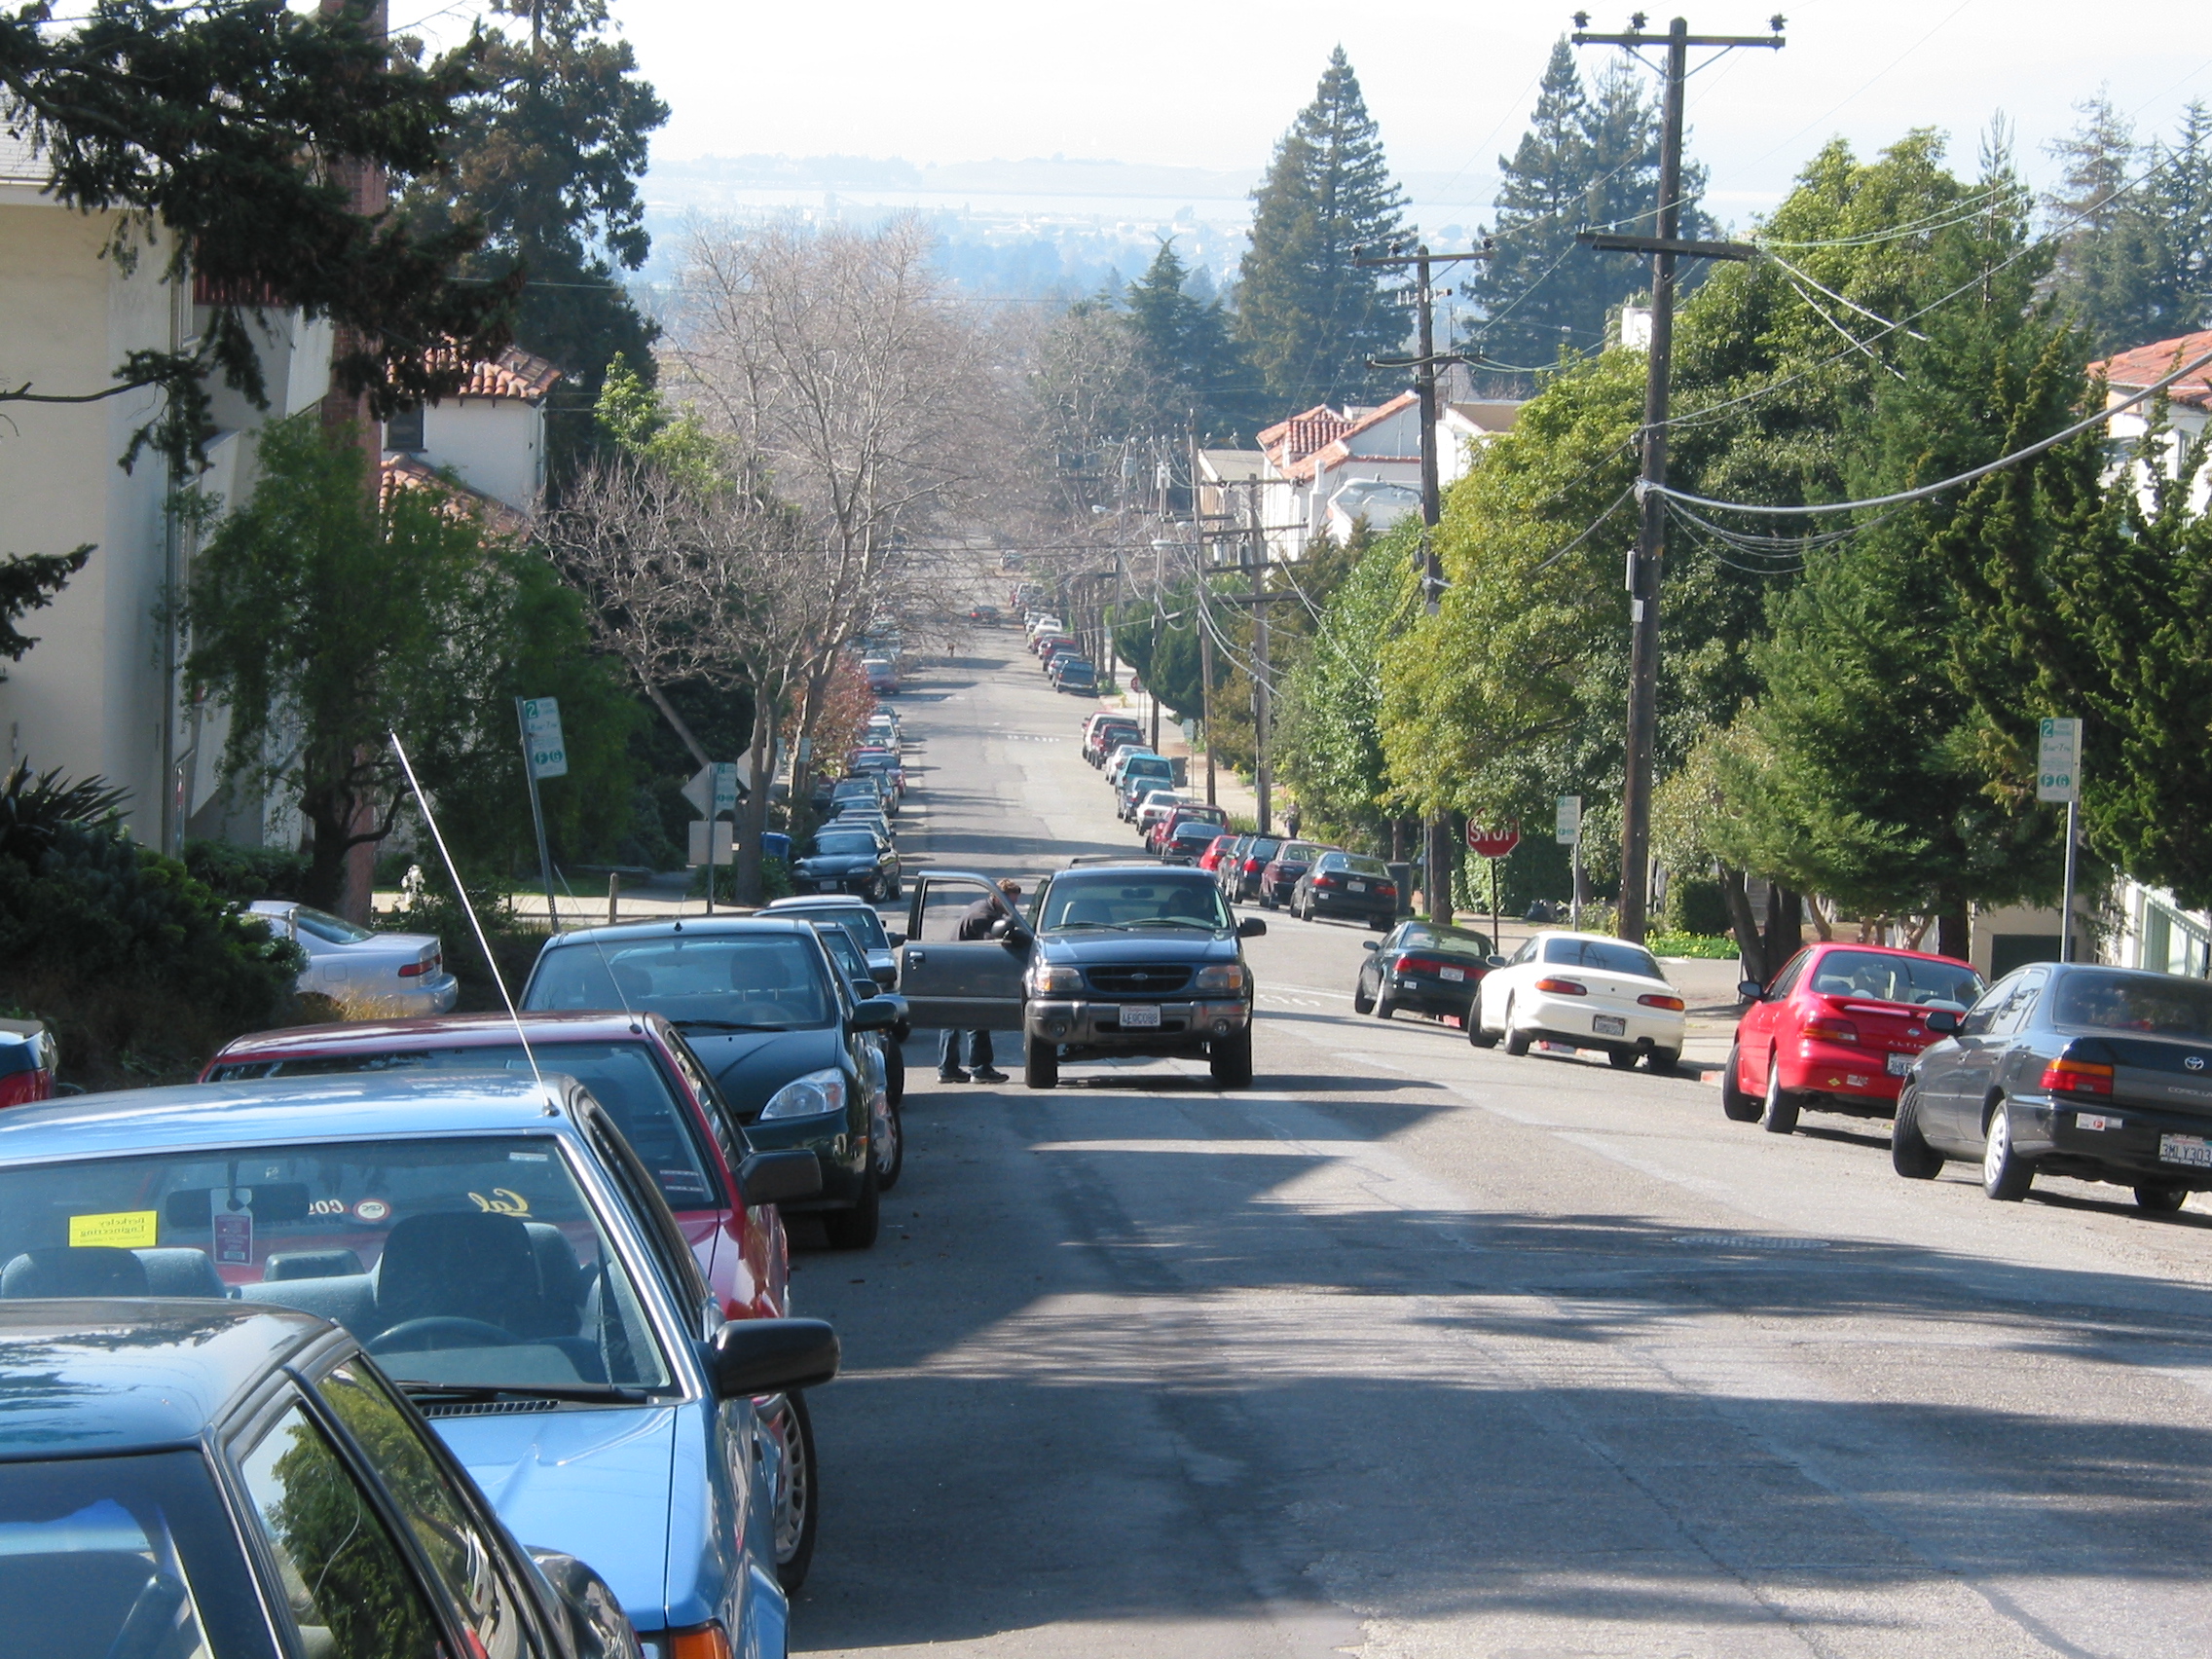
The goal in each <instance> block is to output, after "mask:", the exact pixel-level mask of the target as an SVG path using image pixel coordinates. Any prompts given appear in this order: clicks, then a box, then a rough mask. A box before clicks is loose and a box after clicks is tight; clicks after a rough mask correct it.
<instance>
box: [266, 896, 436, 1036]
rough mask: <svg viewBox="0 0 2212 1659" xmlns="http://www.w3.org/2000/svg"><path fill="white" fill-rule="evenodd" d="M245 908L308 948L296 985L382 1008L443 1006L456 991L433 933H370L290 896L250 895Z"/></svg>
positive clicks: (388, 1011) (400, 1010) (394, 1011)
mask: <svg viewBox="0 0 2212 1659" xmlns="http://www.w3.org/2000/svg"><path fill="white" fill-rule="evenodd" d="M251 908H252V911H253V913H254V914H255V915H257V916H260V917H262V918H264V919H265V920H267V922H268V923H269V925H270V927H271V928H272V929H274V930H275V931H276V933H278V934H280V935H281V936H283V937H284V938H286V939H289V940H294V941H295V942H296V943H297V944H298V945H299V946H300V948H301V949H302V950H305V951H306V952H307V953H308V965H307V967H306V969H305V970H304V971H302V973H301V975H300V977H299V989H300V990H301V991H303V992H308V991H313V993H314V994H315V995H317V996H325V997H328V998H330V1000H331V1001H333V1002H337V1003H345V1004H349V1005H350V1006H352V1007H354V1008H357V1009H359V1010H360V1011H361V1012H362V1013H364V1014H385V1015H402V1014H444V1013H446V1012H447V1011H448V1010H450V1009H451V1008H452V1007H453V1005H454V1003H455V1001H456V1000H457V999H458V998H459V997H460V995H461V981H460V980H458V979H456V978H455V977H453V976H452V975H451V974H449V973H448V972H447V971H446V962H445V946H444V945H443V944H442V943H441V942H440V941H439V940H438V939H437V937H436V936H435V935H433V934H407V933H371V932H370V931H369V930H368V929H367V928H363V927H356V926H354V925H353V924H352V923H351V922H349V921H347V920H346V919H345V918H344V917H343V916H333V915H331V914H330V913H329V912H328V911H326V910H317V909H315V908H313V906H311V905H307V904H300V903H294V902H293V901H291V900H289V899H257V900H255V901H254V902H253V904H252V906H251Z"/></svg>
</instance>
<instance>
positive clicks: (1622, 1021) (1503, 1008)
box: [1467, 933, 1683, 1072]
mask: <svg viewBox="0 0 2212 1659" xmlns="http://www.w3.org/2000/svg"><path fill="white" fill-rule="evenodd" d="M1492 960H1493V961H1494V960H1496V959H1495V958H1494V957H1493V959H1492ZM1682 1027H1683V1015H1682V999H1681V997H1680V996H1679V995H1678V994H1677V992H1676V990H1675V988H1674V986H1672V985H1670V984H1668V983H1667V977H1666V976H1665V975H1664V974H1662V973H1660V972H1659V964H1658V963H1656V962H1654V961H1653V960H1652V959H1651V953H1650V952H1649V951H1647V950H1645V949H1644V948H1643V946H1641V944H1630V943H1628V942H1627V941H1626V940H1618V939H1612V938H1609V937H1607V936H1606V935H1604V934H1579V933H1545V934H1538V935H1537V936H1536V937H1535V938H1534V939H1531V940H1529V942H1528V943H1526V944H1524V945H1523V946H1522V947H1521V948H1520V949H1519V950H1518V951H1516V952H1515V953H1514V955H1513V958H1512V960H1511V961H1509V962H1507V963H1505V964H1504V966H1502V967H1498V968H1493V969H1492V970H1491V971H1490V973H1489V974H1487V975H1485V976H1484V977H1483V980H1482V983H1481V985H1480V986H1479V987H1478V988H1477V989H1476V992H1475V1016H1474V1018H1473V1019H1471V1020H1469V1021H1468V1023H1467V1040H1468V1041H1469V1042H1470V1043H1472V1044H1474V1045H1475V1047H1476V1048H1478V1049H1489V1048H1493V1047H1495V1046H1496V1044H1497V1041H1498V1039H1499V1038H1503V1039H1504V1040H1505V1051H1506V1052H1507V1053H1509V1054H1526V1053H1527V1052H1528V1051H1529V1046H1530V1044H1531V1043H1547V1042H1548V1043H1562V1044H1566V1045H1567V1046H1569V1047H1571V1048H1576V1049H1597V1050H1600V1051H1603V1052H1604V1055H1605V1057H1606V1058H1607V1059H1608V1060H1610V1061H1611V1062H1612V1063H1613V1064H1614V1065H1616V1066H1618V1067H1619V1068H1620V1069H1621V1070H1623V1071H1626V1070H1627V1069H1628V1068H1629V1067H1631V1066H1633V1065H1635V1064H1636V1062H1637V1061H1638V1059H1640V1058H1641V1059H1642V1060H1643V1061H1644V1062H1645V1063H1646V1064H1648V1065H1649V1066H1650V1068H1651V1069H1652V1070H1653V1071H1656V1072H1663V1071H1669V1070H1672V1069H1673V1067H1674V1064H1675V1062H1676V1061H1677V1060H1678V1059H1680V1058H1681V1054H1682Z"/></svg>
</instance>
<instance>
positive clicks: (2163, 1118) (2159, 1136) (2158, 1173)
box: [2009, 1095, 2212, 1193]
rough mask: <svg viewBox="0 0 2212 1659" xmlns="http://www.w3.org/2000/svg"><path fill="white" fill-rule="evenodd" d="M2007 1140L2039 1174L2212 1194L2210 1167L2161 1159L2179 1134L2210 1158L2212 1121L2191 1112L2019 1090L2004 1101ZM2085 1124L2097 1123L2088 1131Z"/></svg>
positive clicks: (2183, 1139) (2171, 1148)
mask: <svg viewBox="0 0 2212 1659" xmlns="http://www.w3.org/2000/svg"><path fill="white" fill-rule="evenodd" d="M2009 1107H2010V1111H2011V1119H2012V1144H2013V1145H2014V1146H2015V1147H2017V1148H2018V1149H2019V1152H2020V1155H2021V1156H2022V1157H2023V1158H2026V1159H2028V1160H2029V1161H2031V1162H2033V1163H2034V1164H2035V1166H2036V1168H2037V1170H2038V1171H2039V1172H2046V1173H2049V1174H2052V1175H2074V1176H2079V1177H2080V1178H2081V1179H2083V1180H2085V1181H2111V1182H2115V1183H2117V1184H2118V1185H2120V1186H2122V1187H2134V1186H2148V1185H2157V1186H2171V1187H2186V1188H2188V1189H2189V1190H2190V1191H2191V1192H2193V1193H2205V1192H2212V1167H2207V1166H2206V1165H2204V1164H2197V1163H2186V1162H2182V1161H2178V1160H2176V1159H2170V1158H2167V1157H2165V1156H2163V1154H2164V1152H2166V1151H2168V1150H2175V1151H2179V1150H2182V1148H2181V1147H2175V1146H2172V1145H2171V1142H2170V1137H2179V1138H2180V1139H2181V1140H2182V1141H2183V1143H2184V1144H2185V1145H2187V1144H2188V1143H2198V1142H2201V1143H2203V1147H2204V1150H2203V1151H2202V1152H2200V1153H2199V1156H2212V1120H2208V1119H2206V1118H2204V1117H2201V1116H2198V1115H2196V1114H2194V1113H2182V1112H2168V1111H2160V1110H2159V1109H2158V1108H2157V1107H2149V1108H2145V1107H2140V1106H2127V1105H2120V1106H2114V1105H2109V1104H2104V1103H2101V1102H2096V1101H2092V1100H2087V1099H2083V1100H2070V1099H2053V1098H2051V1097H2050V1096H2048V1095H2019V1096H2014V1097H2013V1099H2012V1100H2011V1101H2010V1102H2009ZM2084 1120H2086V1122H2087V1123H2088V1124H2096V1123H2102V1124H2104V1127H2102V1128H2091V1127H2086V1126H2084Z"/></svg>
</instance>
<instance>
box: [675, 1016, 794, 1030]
mask: <svg viewBox="0 0 2212 1659" xmlns="http://www.w3.org/2000/svg"><path fill="white" fill-rule="evenodd" d="M669 1024H671V1025H673V1026H675V1027H676V1029H677V1030H679V1031H789V1030H790V1029H791V1027H790V1026H788V1025H748V1024H746V1023H745V1022H744V1021H743V1020H739V1019H672V1020H670V1021H669Z"/></svg>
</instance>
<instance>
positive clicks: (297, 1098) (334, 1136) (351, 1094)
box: [0, 930, 811, 1165]
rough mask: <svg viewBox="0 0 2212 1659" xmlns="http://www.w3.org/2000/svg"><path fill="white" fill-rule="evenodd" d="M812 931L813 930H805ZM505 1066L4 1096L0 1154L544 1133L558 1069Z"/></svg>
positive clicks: (560, 1096) (564, 1115)
mask: <svg viewBox="0 0 2212 1659" xmlns="http://www.w3.org/2000/svg"><path fill="white" fill-rule="evenodd" d="M810 931H811V930H810ZM542 1069H543V1070H544V1072H545V1073H546V1080H545V1081H544V1082H543V1083H539V1082H538V1081H537V1080H536V1079H535V1078H528V1077H518V1076H515V1075H512V1074H509V1073H504V1072H493V1071H483V1072H418V1071H407V1072H383V1071H380V1072H338V1073H333V1074H330V1075H327V1076H319V1077H307V1078H275V1079H252V1080H248V1081H241V1082H237V1083H191V1084H182V1085H178V1086H175V1087H172V1088H132V1089H124V1090H120V1091H118V1092H115V1093H112V1094H81V1095H78V1096H76V1097H75V1098H73V1099H68V1100H56V1101H43V1102H41V1103H39V1104H37V1105H35V1106H12V1107H10V1108H9V1109H8V1110H7V1111H5V1112H0V1165H4V1164H20V1163H43V1162H49V1161H55V1162H63V1161H69V1160H72V1159H81V1158H88V1157H90V1158H100V1157H122V1156H135V1155H137V1154H140V1153H158V1152H163V1151H169V1150H180V1149H184V1148H199V1147H221V1146H267V1145H276V1144H278V1143H286V1144H299V1143H309V1142H319V1141H336V1140H399V1139H405V1138H411V1137H415V1136H421V1135H443V1134H456V1133H484V1134H519V1133H529V1134H544V1133H546V1132H548V1131H549V1130H550V1131H555V1132H566V1130H567V1128H568V1127H569V1126H571V1124H572V1120H571V1118H570V1116H569V1112H568V1109H567V1106H566V1104H565V1101H566V1098H567V1092H568V1091H567V1088H565V1087H564V1085H565V1083H566V1080H565V1079H562V1078H561V1073H560V1071H559V1069H558V1068H557V1067H554V1066H550V1065H549V1066H545V1067H543V1068H542Z"/></svg>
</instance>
